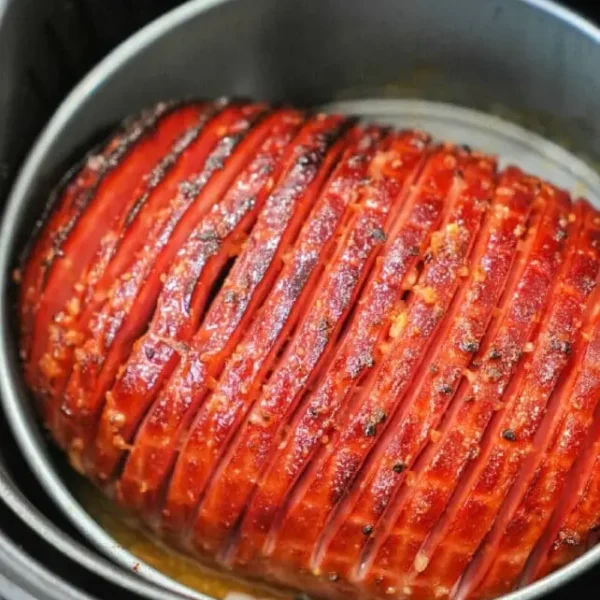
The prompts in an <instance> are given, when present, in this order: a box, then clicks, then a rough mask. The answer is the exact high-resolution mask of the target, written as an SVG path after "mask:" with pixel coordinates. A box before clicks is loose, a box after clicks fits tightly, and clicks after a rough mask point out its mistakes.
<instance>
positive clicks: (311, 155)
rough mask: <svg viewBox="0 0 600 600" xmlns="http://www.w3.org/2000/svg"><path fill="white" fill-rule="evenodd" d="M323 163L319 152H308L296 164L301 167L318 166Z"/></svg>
mask: <svg viewBox="0 0 600 600" xmlns="http://www.w3.org/2000/svg"><path fill="white" fill-rule="evenodd" d="M320 162H321V156H320V154H319V153H318V152H315V151H313V152H307V153H306V154H301V155H300V156H299V157H298V160H297V161H296V163H297V164H298V166H300V167H309V166H316V165H318V164H319V163H320Z"/></svg>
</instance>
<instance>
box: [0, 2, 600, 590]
mask: <svg viewBox="0 0 600 600" xmlns="http://www.w3.org/2000/svg"><path fill="white" fill-rule="evenodd" d="M175 4H178V3H177V2H167V1H155V2H149V1H145V0H114V1H107V0H99V1H96V2H94V1H92V0H85V1H83V0H66V1H65V0H40V1H39V2H35V1H34V0H15V1H13V2H10V1H8V2H4V3H3V2H2V0H0V198H2V199H3V198H4V196H5V195H6V194H7V192H8V187H9V186H10V185H11V184H12V180H13V177H14V176H15V173H16V171H17V169H18V168H19V167H20V163H21V161H22V158H23V155H24V153H25V152H27V150H28V149H29V147H30V145H31V143H32V141H33V138H34V136H36V135H37V134H38V132H39V131H40V129H41V127H42V125H43V124H44V123H45V122H46V121H47V119H48V118H49V117H50V115H51V113H52V112H53V110H54V108H55V107H56V105H57V104H58V102H59V101H60V100H61V99H62V98H63V97H64V96H65V94H66V92H67V91H68V90H69V88H70V87H71V86H72V85H73V84H74V83H75V82H76V81H77V80H78V79H79V78H80V77H81V76H82V75H83V74H84V73H85V71H87V69H88V68H90V66H92V65H93V63H94V62H96V61H97V60H99V59H100V58H101V57H102V56H103V55H104V54H105V53H106V52H107V51H108V50H109V49H110V48H111V47H113V46H114V45H115V44H116V43H117V42H118V41H120V40H121V39H123V38H124V37H125V36H126V35H128V34H129V33H131V32H132V31H134V30H135V29H137V28H138V27H140V26H142V25H143V24H145V23H146V22H147V21H148V20H150V19H151V18H153V17H154V16H156V15H158V14H160V13H161V12H163V11H164V10H166V9H167V8H169V7H170V6H172V5H175ZM33 40H34V41H35V43H34V42H33ZM598 65H600V32H598V30H596V29H595V28H594V27H593V26H591V25H590V24H589V23H587V22H586V21H584V20H583V19H579V18H578V17H575V16H574V15H573V14H571V13H569V12H568V11H566V10H563V9H561V8H558V7H557V6H555V5H552V4H551V3H549V2H546V0H421V1H420V2H407V1H401V0H376V1H373V0H371V1H368V0H345V1H343V0H302V2H300V1H298V2H281V0H279V1H277V0H225V1H223V0H194V1H192V2H190V3H188V4H187V5H186V6H182V7H180V8H178V9H176V10H175V11H174V12H173V13H171V14H169V15H167V16H165V17H163V18H162V19H160V20H159V21H157V22H155V23H152V24H151V25H150V26H148V27H147V28H146V29H144V30H143V31H141V32H140V33H138V34H137V35H136V36H134V38H132V39H130V40H129V41H127V42H126V43H125V44H124V45H123V46H121V47H120V48H119V49H118V50H117V51H116V52H115V53H114V54H112V55H111V56H110V57H109V58H108V59H106V60H105V61H104V62H103V63H102V64H101V66H100V67H99V68H97V69H95V70H94V71H93V72H92V74H91V75H90V76H88V77H87V78H86V79H85V80H84V82H83V83H82V84H80V85H78V87H77V88H76V89H75V91H74V92H73V93H72V94H71V95H70V96H69V98H68V99H67V101H66V103H65V104H64V105H62V107H61V108H60V109H59V111H58V113H56V115H55V116H54V118H53V119H52V120H51V122H50V124H49V126H48V127H47V128H46V130H45V132H44V133H43V135H42V137H41V138H40V140H39V141H38V143H37V144H36V146H35V147H34V149H33V151H32V153H31V154H30V156H29V159H28V161H27V163H26V165H25V167H24V169H23V170H22V171H21V174H20V176H19V178H18V180H17V183H16V185H15V187H14V189H13V192H12V196H11V200H10V204H9V207H8V212H7V213H6V216H5V221H4V227H3V230H2V234H1V238H0V277H2V286H3V289H2V293H1V296H0V316H1V318H2V322H1V323H0V338H1V343H2V347H1V348H0V352H1V355H0V369H1V370H2V372H1V373H0V377H1V379H2V393H3V395H4V397H3V400H4V405H5V408H6V409H7V410H8V411H9V413H8V417H9V421H10V424H11V428H12V431H13V432H16V434H17V437H18V439H19V446H18V448H17V447H16V446H15V445H14V443H13V442H12V439H11V433H10V432H9V430H8V428H7V426H6V423H4V422H2V423H1V431H2V439H3V444H2V450H1V453H0V496H2V498H3V499H4V500H5V503H6V505H7V506H8V508H9V509H10V510H12V512H13V513H15V514H17V515H18V516H19V517H20V519H21V520H22V523H18V524H15V525H14V529H12V535H13V539H17V540H18V541H19V542H20V543H24V544H25V545H26V546H28V548H30V549H31V548H34V547H35V551H36V553H37V557H36V558H38V559H41V560H42V561H43V562H45V563H47V564H48V566H50V567H51V571H58V572H62V573H63V574H64V573H67V574H68V578H69V579H70V585H69V583H67V584H65V583H61V582H60V580H59V579H58V577H56V576H54V575H52V574H50V573H49V572H47V571H44V569H43V567H42V566H41V565H39V564H34V563H31V562H30V561H31V559H30V557H27V556H24V555H22V554H19V552H18V551H17V549H16V548H15V547H14V546H13V545H12V542H11V540H10V539H9V538H5V537H4V536H0V597H1V596H2V594H5V595H6V596H7V597H8V598H10V597H12V596H11V594H12V593H13V592H14V590H15V589H17V587H13V588H10V590H9V587H7V586H9V585H13V584H8V580H12V581H13V582H14V584H16V586H18V587H19V588H22V589H27V590H28V591H29V592H30V593H31V594H34V595H35V597H39V598H49V599H50V598H52V599H54V598H57V599H58V598H60V599H65V600H67V599H69V600H70V599H71V598H82V599H83V598H85V597H91V596H97V597H107V596H108V595H109V594H118V589H127V590H128V592H127V597H128V598H129V597H135V596H134V594H136V595H139V596H140V597H145V598H165V599H171V598H172V599H175V598H176V597H179V598H180V597H181V596H179V595H177V594H176V593H172V594H171V593H168V592H166V591H165V590H164V589H162V588H161V587H160V584H161V583H163V584H166V585H171V584H169V583H168V582H166V581H165V580H164V579H161V576H160V574H158V573H155V572H152V571H151V570H149V569H145V568H143V567H142V568H141V573H142V575H146V576H147V577H149V578H150V580H151V581H150V582H146V581H145V580H144V579H142V578H140V577H139V576H138V575H136V574H134V573H132V572H131V571H130V570H128V569H127V567H126V566H125V567H123V566H119V565H118V564H115V563H114V562H111V560H110V558H112V559H113V560H116V561H117V562H120V564H121V565H129V566H130V567H131V566H132V564H133V561H135V559H133V558H132V557H130V556H128V555H127V553H125V552H124V551H123V550H122V549H120V548H118V547H117V546H116V545H115V544H114V542H112V541H111V540H110V539H109V538H108V537H107V536H106V535H105V534H103V532H102V531H101V530H100V529H99V528H98V527H94V525H93V524H92V523H91V522H90V520H89V518H87V517H86V515H85V513H84V511H83V510H82V509H81V507H80V506H79V505H78V504H77V503H76V502H75V500H74V499H73V498H72V496H71V495H70V492H69V490H68V489H67V488H65V487H64V486H63V484H62V481H61V479H60V474H61V473H64V472H65V468H66V467H65V465H64V462H63V461H62V459H61V458H60V457H59V456H57V455H56V453H55V452H53V451H52V450H50V449H49V448H48V445H47V444H46V443H45V440H44V438H43V434H42V433H41V432H40V430H39V428H38V427H37V425H36V422H35V419H34V417H33V415H32V414H31V413H30V411H28V410H23V406H25V404H26V402H27V400H26V394H25V393H24V390H23V388H22V385H21V382H20V378H19V376H18V369H17V362H16V353H15V350H14V336H13V334H14V332H13V331H12V330H11V326H12V320H11V315H12V313H11V305H10V300H9V295H8V292H7V290H9V289H11V288H10V284H9V275H10V270H11V267H12V264H13V262H12V261H13V260H14V258H15V256H16V252H17V251H18V249H19V248H20V246H21V244H22V241H23V240H24V239H25V238H26V237H27V235H28V233H29V232H30V231H31V228H32V226H33V224H34V222H35V220H36V219H37V218H38V216H39V214H40V209H41V206H42V203H43V201H44V195H45V192H46V191H47V189H48V186H49V184H50V182H52V181H53V180H54V179H55V177H56V175H57V173H58V172H60V169H61V166H62V165H64V164H65V163H66V162H68V160H69V158H70V157H71V156H72V155H73V152H74V150H75V149H78V148H80V147H81V146H82V145H85V144H86V142H87V141H88V140H89V139H90V137H91V136H93V135H95V134H96V133H97V132H98V131H100V130H102V129H104V128H105V127H106V126H108V125H111V124H112V123H114V122H115V121H116V120H117V119H119V118H120V117H122V116H123V115H125V114H127V113H130V112H132V111H134V110H136V109H138V108H140V107H141V106H144V105H148V104H150V103H152V102H154V101H156V100H159V99H164V98H166V97H179V96H185V95H189V94H195V95H202V96H207V97H212V96H217V95H221V94H227V95H231V94H233V95H244V96H252V97H257V98H267V99H271V100H285V101H287V102H296V103H300V104H323V103H327V102H331V101H334V100H337V101H339V100H345V99H352V98H361V97H367V96H370V97H375V96H377V97H387V98H394V97H398V96H400V97H407V96H408V97H410V98H417V97H425V98H428V99H430V100H439V101H443V102H451V103H456V104H460V105H463V106H468V107H473V108H478V109H480V110H484V111H492V112H496V113H497V112H499V111H501V113H502V114H503V115H505V116H506V115H508V117H509V119H512V120H518V121H521V122H524V123H525V124H526V126H528V127H531V128H533V129H535V130H536V131H537V132H538V133H542V134H544V135H546V136H547V137H550V138H553V139H554V141H556V142H558V143H560V144H562V145H565V146H566V147H568V149H569V150H571V151H573V152H574V153H575V154H577V155H578V156H580V157H582V158H583V159H585V160H586V161H587V162H588V163H590V164H591V163H594V164H600V135H599V134H600V70H599V69H598ZM370 106H373V105H372V104H371V105H370ZM375 112H376V111H375ZM577 164H579V163H577ZM585 173H586V174H587V173H588V171H585ZM589 173H592V171H589ZM591 177H592V179H593V178H594V177H595V176H594V175H593V174H592V175H591ZM23 454H24V455H25V458H26V459H27V460H28V463H29V465H30V467H31V468H32V471H33V474H34V475H32V473H30V472H29V471H28V470H26V468H25V466H24V464H23ZM57 474H58V477H57ZM40 481H41V482H42V484H43V486H44V489H46V490H49V491H50V492H51V496H52V498H53V500H54V501H56V500H58V501H59V504H60V505H61V507H62V509H63V512H66V513H68V514H69V515H70V516H71V518H73V517H74V520H75V521H76V522H77V523H78V525H79V528H76V527H73V525H72V524H71V523H70V522H69V520H68V519H66V518H65V517H64V516H62V515H61V513H60V512H57V511H56V510H55V509H54V507H53V505H52V501H53V500H51V499H50V498H48V497H46V496H43V495H42V494H41V492H40V488H39V482H40ZM0 514H1V515H2V516H4V514H5V512H4V511H3V512H2V513H0ZM3 522H5V521H3ZM34 532H35V533H34ZM40 539H41V540H45V541H44V542H40ZM90 539H91V540H92V541H94V543H95V545H96V546H102V547H103V549H104V552H105V553H106V554H108V555H109V557H110V558H108V559H107V558H104V557H103V556H100V555H99V554H98V553H97V552H96V551H95V550H94V549H93V548H92V547H90V544H89V540H90ZM24 540H26V543H25V542H24ZM42 549H43V550H42ZM598 550H599V549H597V551H595V552H592V553H589V554H588V555H586V556H585V557H584V558H583V559H580V560H579V561H577V563H575V564H573V565H571V566H569V567H567V568H566V569H564V570H563V571H561V572H559V573H558V574H555V575H553V576H552V577H551V578H549V579H547V580H545V581H543V582H541V583H538V584H536V585H535V586H532V587H530V588H528V589H527V590H524V591H521V592H518V593H517V594H516V595H515V596H514V598H515V599H516V598H517V597H518V598H519V600H525V599H526V598H533V597H539V596H541V595H542V594H545V593H547V592H549V591H550V590H551V589H554V587H556V586H557V585H560V584H562V583H564V582H566V581H567V580H570V579H572V578H573V577H575V576H577V575H579V574H581V573H583V572H584V571H586V570H588V569H590V568H591V567H592V565H593V564H595V563H596V562H598V561H599V560H600V552H599V551H598ZM40 551H41V553H40ZM2 575H4V576H5V577H6V581H3V578H2ZM28 575H29V577H28ZM587 577H588V579H587V580H583V583H584V584H585V582H586V581H587V582H589V581H593V580H594V575H593V574H589V575H588V576H587ZM595 580H596V581H598V575H597V574H596V575H595ZM588 585H589V583H588ZM111 586H112V587H111ZM115 586H118V587H115ZM171 588H172V589H175V591H176V590H177V588H173V586H172V585H171ZM179 589H180V590H181V591H184V590H183V589H182V588H179ZM79 590H82V591H79ZM83 590H86V592H84V591H83ZM19 593H22V592H19ZM83 593H87V595H86V596H84V595H83ZM196 596H198V595H197V594H196ZM15 597H19V596H15ZM22 597H25V598H27V596H22ZM117 597H118V595H117Z"/></svg>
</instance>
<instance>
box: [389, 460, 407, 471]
mask: <svg viewBox="0 0 600 600" xmlns="http://www.w3.org/2000/svg"><path fill="white" fill-rule="evenodd" d="M405 469H406V465H405V464H404V463H401V462H398V463H396V464H395V465H394V466H393V467H392V471H394V473H402V472H404V470H405Z"/></svg>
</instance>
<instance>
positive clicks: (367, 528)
mask: <svg viewBox="0 0 600 600" xmlns="http://www.w3.org/2000/svg"><path fill="white" fill-rule="evenodd" d="M362 532H363V533H364V534H365V535H371V534H372V533H373V525H365V526H364V527H363V530H362Z"/></svg>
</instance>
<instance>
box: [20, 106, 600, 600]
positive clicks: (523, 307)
mask: <svg viewBox="0 0 600 600" xmlns="http://www.w3.org/2000/svg"><path fill="white" fill-rule="evenodd" d="M599 277H600V215H599V214H598V213H597V212H596V211H595V210H594V209H593V208H592V207H591V206H590V205H589V204H587V202H585V201H584V200H578V201H577V202H575V203H572V202H571V198H570V196H569V194H568V193H567V192H566V191H563V190H559V189H557V188H555V187H553V186H552V185H551V183H549V182H544V181H540V180H539V179H537V178H536V177H534V176H531V175H529V174H527V173H524V172H523V171H521V170H520V169H519V167H518V165H516V166H509V167H507V168H505V169H503V170H502V171H500V172H498V169H497V165H496V160H495V158H494V157H490V156H486V155H484V154H481V153H478V152H474V151H472V150H471V149H469V148H467V147H460V146H455V145H452V144H434V143H431V141H430V138H429V137H428V136H427V134H425V133H422V132H419V131H393V130H390V129H387V128H385V127H381V126H378V125H362V124H361V123H359V122H358V121H357V120H356V119H352V118H347V117H342V116H337V115H324V114H310V113H305V112H302V111H298V110H295V109H292V108H277V109H274V108H271V107H269V106H268V105H266V104H262V103H247V102H239V101H229V100H218V101H215V102H187V103H174V102H173V103H163V104H160V105H158V106H156V107H154V108H153V109H150V110H147V111H143V112H142V113H140V115H139V116H137V117H135V118H133V119H130V120H129V121H127V122H125V123H124V124H123V125H122V126H121V128H120V129H119V130H118V131H117V132H116V133H114V134H113V135H112V136H111V137H110V138H109V140H108V141H107V142H106V143H105V144H104V145H103V146H101V147H99V148H97V149H95V150H93V151H92V153H90V154H89V155H88V156H87V157H86V158H85V159H84V160H83V162H82V163H81V164H80V165H78V166H76V167H75V168H74V169H73V170H72V171H70V172H69V173H68V174H67V175H66V176H65V178H64V179H63V180H62V181H61V182H60V183H59V184H58V186H57V187H56V189H55V191H54V192H53V193H52V195H51V198H50V201H49V208H48V210H47V212H46V214H45V215H44V217H43V218H42V220H41V222H40V226H39V228H38V230H37V231H36V233H35V235H34V238H33V240H32V242H31V244H30V246H29V249H28V253H27V254H26V256H25V258H24V262H23V265H22V268H21V270H20V278H19V279H20V301H19V318H20V332H21V336H20V350H21V356H22V359H23V372H24V376H25V379H26V382H27V383H28V385H29V387H30V388H31V390H32V392H33V394H34V396H35V398H36V399H37V401H38V403H39V408H40V413H41V416H42V418H43V420H44V422H45V424H46V426H47V428H48V429H49V431H50V433H51V435H52V437H53V438H54V440H55V441H56V442H57V444H59V445H60V446H61V447H62V448H63V449H64V450H65V451H66V453H67V455H68V457H69V459H70V461H71V463H72V464H73V466H74V467H75V468H76V469H78V470H79V471H80V472H82V473H83V474H85V475H86V476H87V477H89V478H90V479H92V480H93V481H94V482H95V483H96V484H97V485H98V486H99V487H100V488H101V489H102V490H103V491H104V493H106V494H108V495H109V496H111V497H113V498H114V499H115V500H116V501H117V502H118V503H119V504H120V505H121V506H123V507H124V508H125V509H128V510H129V511H130V512H132V513H134V514H135V515H136V516H137V517H138V518H139V520H140V521H141V522H142V523H143V524H144V525H145V526H147V527H149V528H151V529H152V530H153V531H154V532H155V533H156V534H158V535H160V536H162V537H163V538H164V540H165V541H166V542H167V543H169V544H172V545H174V546H177V547H178V548H179V549H182V550H184V551H186V552H188V553H190V554H191V555H193V556H195V557H196V558H197V559H198V560H200V561H202V562H205V563H207V564H210V565H212V566H219V565H220V566H222V567H225V568H228V569H231V570H233V571H234V572H236V573H238V574H240V575H245V576H249V577H254V578H256V577H258V578H263V579H265V580H267V581H270V582H272V583H275V584H279V585H282V586H285V587H288V588H293V589H297V590H301V591H304V592H307V593H310V594H314V595H315V596H318V597H325V598H331V599H334V598H338V597H341V596H347V597H349V598H357V599H358V598H361V599H364V598H381V599H384V598H392V599H394V598H395V599H397V600H405V599H409V598H410V599H411V600H432V599H433V598H436V599H441V600H444V599H446V600H491V599H492V598H494V597H497V596H499V595H501V594H503V593H506V592H509V591H511V590H513V589H516V588H517V587H518V586H522V585H525V584H527V583H529V582H531V581H533V580H535V579H538V578H539V577H541V576H543V575H545V574H546V573H549V572H550V571H552V570H554V569H556V568H559V567H560V566H562V565H564V564H566V563H567V562H568V561H570V560H572V559H573V558H575V557H576V556H579V555H580V554H581V553H583V552H584V551H585V550H586V548H588V547H589V546H590V545H592V544H594V543H595V542H596V540H597V539H598V534H597V529H598V526H600V460H599V459H598V451H599V449H600V404H598V398H600V370H599V369H600V367H599V360H600V320H599V318H600V309H599V308H598V306H599V301H600V287H598V286H597V282H598V279H599Z"/></svg>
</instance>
